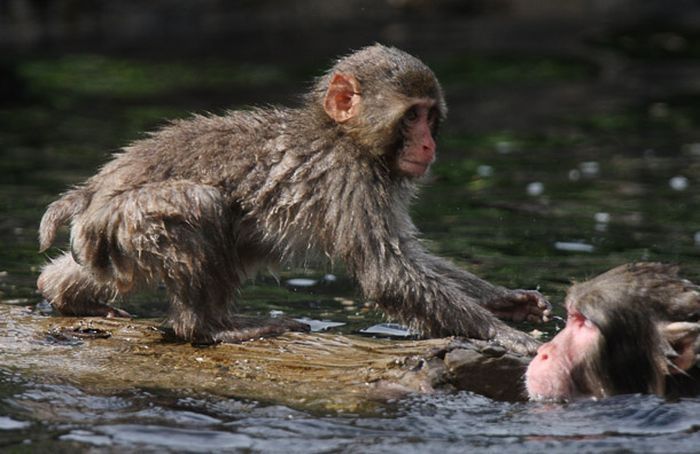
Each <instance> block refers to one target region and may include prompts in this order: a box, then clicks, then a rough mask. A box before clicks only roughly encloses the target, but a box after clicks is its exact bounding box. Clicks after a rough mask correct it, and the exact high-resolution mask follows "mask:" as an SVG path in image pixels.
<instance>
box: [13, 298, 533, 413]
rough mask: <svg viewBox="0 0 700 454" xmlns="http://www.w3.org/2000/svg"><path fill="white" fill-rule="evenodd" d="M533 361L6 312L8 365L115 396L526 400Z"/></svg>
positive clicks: (351, 406) (460, 347) (414, 345)
mask: <svg viewBox="0 0 700 454" xmlns="http://www.w3.org/2000/svg"><path fill="white" fill-rule="evenodd" d="M528 360H529V359H528V358H526V357H522V356H519V355H514V354H511V353H508V352H506V351H505V350H503V349H500V348H499V347H497V346H493V345H490V344H489V343H487V342H483V341H468V340H462V339H454V338H443V339H428V340H414V341H408V340H401V341H396V340H387V339H370V338H366V337H362V336H342V335H336V334H326V333H289V334H286V335H284V336H280V337H276V338H270V339H258V340H254V341H249V342H244V343H241V344H219V345H215V346H210V347H205V348H198V347H194V346H192V345H190V344H189V343H185V342H173V341H166V340H165V338H164V336H163V333H162V332H161V330H160V329H159V327H158V325H157V323H156V322H154V321H152V320H150V321H149V320H128V319H103V318H71V317H46V316H42V315H38V314H36V313H32V312H30V311H27V310H26V309H24V308H19V307H16V306H10V305H3V304H0V363H1V364H2V365H3V367H7V368H12V369H15V370H17V371H18V372H19V373H21V374H22V375H24V376H26V377H28V378H31V379H33V380H43V379H46V380H51V381H52V382H54V383H55V382H56V381H59V382H66V383H72V384H78V385H79V386H83V387H86V388H89V389H90V390H91V391H93V392H104V393H108V394H112V393H114V392H119V391H121V390H128V389H130V388H133V387H141V388H150V387H157V388H161V389H168V390H173V391H175V392H182V393H207V394H213V395H220V396H223V397H237V398H249V399H255V400H264V401H268V402H277V403H280V404H284V405H288V406H293V407H299V408H306V409H320V410H336V411H359V410H362V409H363V408H370V407H372V406H373V405H375V404H376V402H377V401H378V400H379V401H381V400H386V399H391V398H396V397H401V396H403V395H406V394H408V393H425V392H434V391H435V390H438V389H445V390H469V391H473V392H475V393H479V394H483V395H485V396H487V397H491V398H494V399H505V400H520V399H524V393H523V392H524V387H523V385H522V376H523V373H524V371H525V368H526V366H527V363H528Z"/></svg>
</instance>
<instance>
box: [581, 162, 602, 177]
mask: <svg viewBox="0 0 700 454" xmlns="http://www.w3.org/2000/svg"><path fill="white" fill-rule="evenodd" d="M578 168H579V169H581V174H582V175H583V176H584V177H586V178H594V177H597V176H598V174H599V173H600V164H598V162H597V161H585V162H582V163H580V164H579V165H578Z"/></svg>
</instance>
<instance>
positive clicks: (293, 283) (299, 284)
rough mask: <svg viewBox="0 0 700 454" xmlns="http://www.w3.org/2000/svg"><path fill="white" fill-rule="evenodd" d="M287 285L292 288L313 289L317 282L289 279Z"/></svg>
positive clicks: (299, 278) (313, 280)
mask: <svg viewBox="0 0 700 454" xmlns="http://www.w3.org/2000/svg"><path fill="white" fill-rule="evenodd" d="M287 285H289V286H291V287H312V286H314V285H316V280H315V279H306V278H303V277H298V278H295V279H289V280H288V281H287Z"/></svg>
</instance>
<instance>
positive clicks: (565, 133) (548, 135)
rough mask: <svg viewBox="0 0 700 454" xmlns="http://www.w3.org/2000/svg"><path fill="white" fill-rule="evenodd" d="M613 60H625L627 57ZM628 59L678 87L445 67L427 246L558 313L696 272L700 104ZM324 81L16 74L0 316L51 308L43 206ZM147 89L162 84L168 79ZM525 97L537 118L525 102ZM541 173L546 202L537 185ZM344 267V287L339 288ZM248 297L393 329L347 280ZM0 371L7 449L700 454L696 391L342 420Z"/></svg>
mask: <svg viewBox="0 0 700 454" xmlns="http://www.w3.org/2000/svg"><path fill="white" fill-rule="evenodd" d="M627 38H628V39H627V40H623V41H622V42H624V43H627V44H626V45H629V42H630V41H629V40H633V41H634V40H635V39H636V40H638V41H639V43H643V42H644V39H643V36H642V37H641V38H640V37H639V36H637V35H630V36H629V37H627ZM688 39H692V37H689V38H688ZM639 43H637V44H638V45H636V47H635V46H633V48H634V49H636V50H639V46H641V44H639ZM628 47H629V46H628ZM590 52H595V50H594V49H592V50H590ZM610 52H612V55H617V58H619V59H623V58H625V51H624V49H622V50H620V49H616V48H614V47H613V48H611V49H610ZM325 61H326V60H325V59H318V60H315V61H314V64H320V63H319V62H325ZM624 61H625V62H626V63H627V64H628V65H629V68H630V69H629V71H643V70H645V69H648V68H651V67H653V68H654V70H655V71H656V72H657V74H662V75H663V74H665V73H664V71H665V70H666V69H668V71H669V74H671V75H673V77H669V78H665V77H663V76H659V77H658V78H657V79H654V80H644V79H639V80H637V83H638V84H639V85H638V87H637V88H636V89H635V90H632V89H629V90H628V89H626V88H625V84H624V81H625V78H624V77H620V78H619V79H616V80H609V79H606V78H604V77H602V74H605V73H606V68H605V67H597V68H596V67H595V65H593V64H592V63H590V64H589V63H587V62H585V61H584V62H582V61H579V60H571V59H564V60H561V61H559V60H556V59H551V58H548V59H537V58H534V59H532V58H528V59H518V58H515V57H514V58H511V59H508V58H502V57H501V58H496V59H490V58H489V57H488V56H487V57H481V56H480V57H478V58H477V57H474V56H470V55H456V56H452V57H449V58H448V57H443V59H442V60H441V59H436V61H432V62H430V63H431V64H432V65H433V66H434V67H435V68H436V71H437V72H438V76H439V77H441V78H442V79H443V80H444V81H445V89H446V92H447V96H448V101H449V103H450V109H451V117H450V119H449V120H448V124H447V125H446V127H445V131H444V135H443V136H442V138H441V141H440V145H439V146H440V156H439V160H438V162H437V163H436V165H435V167H434V171H433V178H432V179H431V180H429V181H428V182H427V183H426V188H425V190H424V192H423V194H422V197H421V199H420V200H419V201H418V202H417V203H416V205H415V207H414V210H413V213H414V219H415V221H416V223H417V224H418V225H419V226H420V227H421V229H422V230H423V232H424V238H425V240H426V243H427V244H428V245H429V247H430V248H431V249H432V250H434V251H436V252H438V253H440V254H442V255H445V256H448V257H450V258H451V259H452V260H454V261H456V262H458V263H459V264H460V265H461V266H465V267H468V268H469V269H470V270H472V271H474V272H476V273H477V274H479V275H481V276H483V277H485V278H487V279H489V280H492V281H494V282H497V283H499V284H502V285H506V286H509V287H514V288H515V287H522V288H539V289H540V290H541V291H542V292H543V293H545V294H546V295H547V296H548V297H549V298H550V299H551V300H552V301H553V302H554V303H555V311H556V313H557V315H559V316H561V315H563V309H562V307H561V301H562V299H563V295H564V292H565V289H566V287H567V286H568V285H569V282H570V280H571V279H572V278H573V279H577V280H583V279H585V278H587V277H591V276H592V275H594V274H598V273H600V272H602V271H605V270H606V269H609V268H611V267H613V266H615V265H619V264H621V263H624V262H628V261H634V260H659V261H670V262H677V263H680V264H681V265H682V267H683V270H684V274H685V275H686V276H687V277H689V278H691V279H693V280H696V281H700V266H699V264H700V261H699V260H698V259H699V258H700V246H698V232H699V231H700V192H698V187H700V184H699V183H700V153H698V151H697V148H698V143H700V134H699V133H698V131H700V102H699V101H698V100H699V99H700V98H699V97H698V96H697V93H696V92H695V91H693V90H694V89H693V88H692V87H693V86H694V85H693V84H692V83H690V82H692V81H687V80H683V79H682V78H681V79H679V78H680V77H681V76H679V75H678V74H676V73H675V72H673V68H674V66H673V63H669V62H667V61H666V60H645V59H643V58H642V59H638V60H632V61H627V60H624ZM614 63H615V61H614V60H611V61H610V64H614ZM667 63H668V68H667V67H666V66H664V65H665V64H667ZM542 68H546V69H547V70H546V71H544V72H543V70H542ZM591 68H593V69H591ZM317 71H318V67H316V66H310V67H306V68H300V67H284V66H280V67H276V66H274V65H269V66H255V65H248V66H246V65H237V64H234V63H231V62H227V61H224V60H221V61H219V60H216V59H208V60H206V61H198V60H193V61H168V60H163V61H157V62H155V63H154V62H152V61H139V60H133V59H128V58H110V57H107V56H95V55H80V54H78V55H73V56H70V57H59V58H56V59H54V58H51V57H23V58H17V59H14V60H7V61H5V62H4V63H3V65H2V71H0V78H1V80H2V81H3V82H4V83H5V84H6V86H10V87H12V90H11V91H12V93H13V96H12V97H11V98H7V99H1V100H0V157H1V158H2V159H1V160H0V212H1V213H2V216H1V217H0V304H12V305H16V306H35V305H37V304H38V303H40V298H39V297H38V295H37V294H36V293H35V290H34V282H35V279H36V277H37V275H38V269H39V267H40V265H41V263H42V262H43V261H44V260H45V257H44V256H40V255H38V254H37V253H36V249H37V243H36V229H37V224H38V220H39V218H40V216H41V213H42V211H43V209H44V207H45V206H46V204H48V203H49V202H51V201H52V200H54V199H55V198H56V196H57V194H58V193H60V192H61V191H63V190H65V189H66V188H67V187H69V186H70V185H71V184H74V183H77V182H79V181H81V180H82V179H84V178H86V177H87V176H89V175H90V174H92V173H94V171H95V168H96V167H98V166H99V165H100V164H101V163H103V162H105V160H106V159H107V157H108V154H109V152H111V151H114V150H115V149H117V148H118V147H119V146H120V145H122V144H125V143H127V142H128V141H129V140H133V139H134V138H137V137H140V136H141V132H142V131H144V130H148V129H152V128H154V127H157V126H158V125H160V124H162V122H163V119H164V118H175V117H185V116H186V115H187V113H188V112H189V111H204V110H210V111H214V112H220V111H222V110H223V109H224V108H226V107H236V106H237V105H238V103H237V102H234V100H241V99H244V100H245V101H246V102H255V103H258V104H262V103H264V102H266V101H278V100H279V99H280V98H284V96H281V95H279V93H291V92H292V91H293V90H294V89H296V88H298V87H300V86H306V85H304V81H305V80H306V79H307V77H306V76H307V75H308V74H313V73H317ZM522 74H525V75H526V77H522V78H520V77H519V76H520V75H522ZM302 75H303V77H302ZM623 76H624V74H623ZM688 77H689V76H688ZM154 79H158V80H161V81H162V83H160V84H158V85H157V86H154V85H153V83H152V81H153V80H154ZM644 84H648V86H647V85H644ZM261 87H262V88H261ZM649 87H652V88H653V93H654V95H653V97H652V96H651V95H647V94H646V93H647V92H649V91H648V90H647V89H648V88H649ZM688 87H690V88H688ZM263 88H264V90H263ZM268 89H269V91H268ZM531 92H533V93H536V94H537V96H539V97H540V98H541V99H544V100H546V102H544V103H543V104H544V105H539V104H538V105H536V106H534V105H531V104H532V99H531V97H527V98H526V99H523V97H522V95H521V94H522V93H531ZM8 93H9V92H8ZM465 93H466V95H465ZM562 93H563V94H562ZM485 96H486V97H488V98H489V99H488V100H486V99H483V98H484V97H485ZM558 96H564V97H565V98H566V99H565V100H560V99H559V97H558ZM562 106H566V108H563V107H562ZM530 117H532V118H530ZM532 182H537V183H539V185H538V188H539V189H541V190H537V191H531V190H530V191H529V190H528V185H530V184H532ZM601 214H604V215H605V216H601ZM603 218H605V219H603ZM63 239H65V238H63ZM562 245H564V247H562ZM572 245H574V246H573V247H572ZM582 246H585V248H584V247H582ZM56 253H57V250H56V249H54V250H52V251H50V255H55V254H56ZM329 273H332V275H333V276H334V279H328V278H324V276H326V275H328V274H329ZM290 281H291V282H290ZM311 284H312V285H311ZM166 305H167V303H166V301H165V298H164V295H163V294H162V292H154V293H150V294H147V295H145V296H140V297H136V298H133V299H132V300H130V301H128V302H126V303H125V304H124V308H125V309H127V310H128V311H130V312H132V313H134V314H137V315H139V316H142V317H160V316H162V315H163V314H164V311H165V308H166ZM241 305H242V310H243V311H244V312H247V313H254V314H261V313H262V314H267V313H270V312H273V313H275V314H279V313H285V314H290V315H292V316H295V317H311V318H314V319H317V320H325V321H328V322H330V323H343V324H344V325H342V326H339V327H336V328H333V329H335V330H338V331H340V332H343V333H355V332H357V331H358V330H361V329H366V328H369V327H371V326H373V325H375V324H377V323H379V322H382V321H383V319H382V317H381V316H380V315H379V314H377V313H376V312H374V311H373V310H372V309H371V307H368V305H366V304H365V302H364V301H363V300H362V299H361V298H360V297H359V296H358V294H357V291H356V288H355V287H354V286H353V284H352V282H350V281H349V280H348V278H347V276H346V275H345V274H344V273H343V270H342V267H336V268H335V269H328V268H327V267H318V268H316V267H311V268H306V269H303V268H301V269H300V268H290V269H283V270H280V271H279V273H278V275H277V276H270V275H263V276H261V277H260V278H258V279H257V280H256V281H255V282H254V283H251V284H250V285H248V286H247V287H246V288H245V289H244V291H243V292H242V303H241ZM40 309H41V310H45V308H41V307H40ZM0 323H2V321H1V320H0ZM554 326H555V322H552V323H551V324H549V325H547V326H545V327H544V328H541V329H543V330H545V331H550V332H551V331H552V330H553V329H554ZM521 328H523V329H531V328H532V327H530V326H522V327H521ZM1 365H2V353H1V352H0V449H15V450H17V451H22V450H28V451H29V450H31V451H42V450H66V451H68V450H93V451H101V450H105V451H112V450H117V451H121V450H139V451H141V450H147V451H152V452H155V451H158V452H160V451H164V450H166V451H167V450H185V451H192V452H198V451H219V450H235V449H240V450H244V451H264V452H331V451H333V452H336V451H338V452H358V451H360V452H469V451H479V452H502V451H504V450H508V451H513V452H537V451H544V450H548V451H552V452H571V451H573V450H576V451H577V452H613V451H614V452H619V451H620V450H623V451H625V450H626V451H629V452H689V451H697V450H698V449H700V448H698V447H699V446H700V430H698V429H700V400H698V399H685V400H681V401H676V402H667V401H664V400H662V399H659V398H657V397H652V396H619V397H615V398H612V399H607V400H605V401H600V402H595V401H581V402H576V403H573V404H569V405H543V404H529V403H508V402H495V401H491V400H488V399H486V398H484V397H481V396H477V395H473V394H469V393H466V392H465V393H457V394H451V393H437V394H434V395H426V396H411V397H409V398H406V399H402V400H398V401H390V402H388V403H383V404H379V405H376V406H372V407H371V409H368V410H367V411H363V412H359V413H357V414H347V413H345V412H339V411H333V410H328V411H320V410H318V409H311V408H308V407H305V406H304V405H303V404H300V405H299V406H295V407H294V408H291V407H287V406H282V405H280V404H279V402H274V401H250V400H246V399H243V398H241V397H240V396H236V395H226V393H222V395H216V396H214V395H208V394H205V393H200V392H194V391H192V392H189V391H187V390H185V389H181V388H178V390H173V389H167V388H165V389H163V388H153V389H151V388H148V389H146V388H132V389H128V388H127V389H119V390H116V391H115V390H113V389H107V388H105V387H101V386H100V385H99V383H95V382H91V383H81V382H72V381H71V382H68V381H66V380H61V379H51V378H50V376H49V377H47V376H45V375H44V376H42V378H38V377H37V376H35V375H34V374H31V373H29V372H27V371H26V370H23V369H13V370H10V369H9V368H3V367H2V366H1ZM105 373H109V371H108V370H106V372H105ZM48 375H50V374H48ZM223 395H225V396H223Z"/></svg>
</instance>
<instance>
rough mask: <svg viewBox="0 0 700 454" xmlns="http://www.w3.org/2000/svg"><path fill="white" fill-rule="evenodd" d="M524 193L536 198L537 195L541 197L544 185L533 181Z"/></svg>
mask: <svg viewBox="0 0 700 454" xmlns="http://www.w3.org/2000/svg"><path fill="white" fill-rule="evenodd" d="M526 191H527V194H528V195H531V196H533V197H537V196H539V195H542V193H543V192H544V184H542V183H541V182H539V181H533V182H532V183H530V184H528V185H527V188H526Z"/></svg>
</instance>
